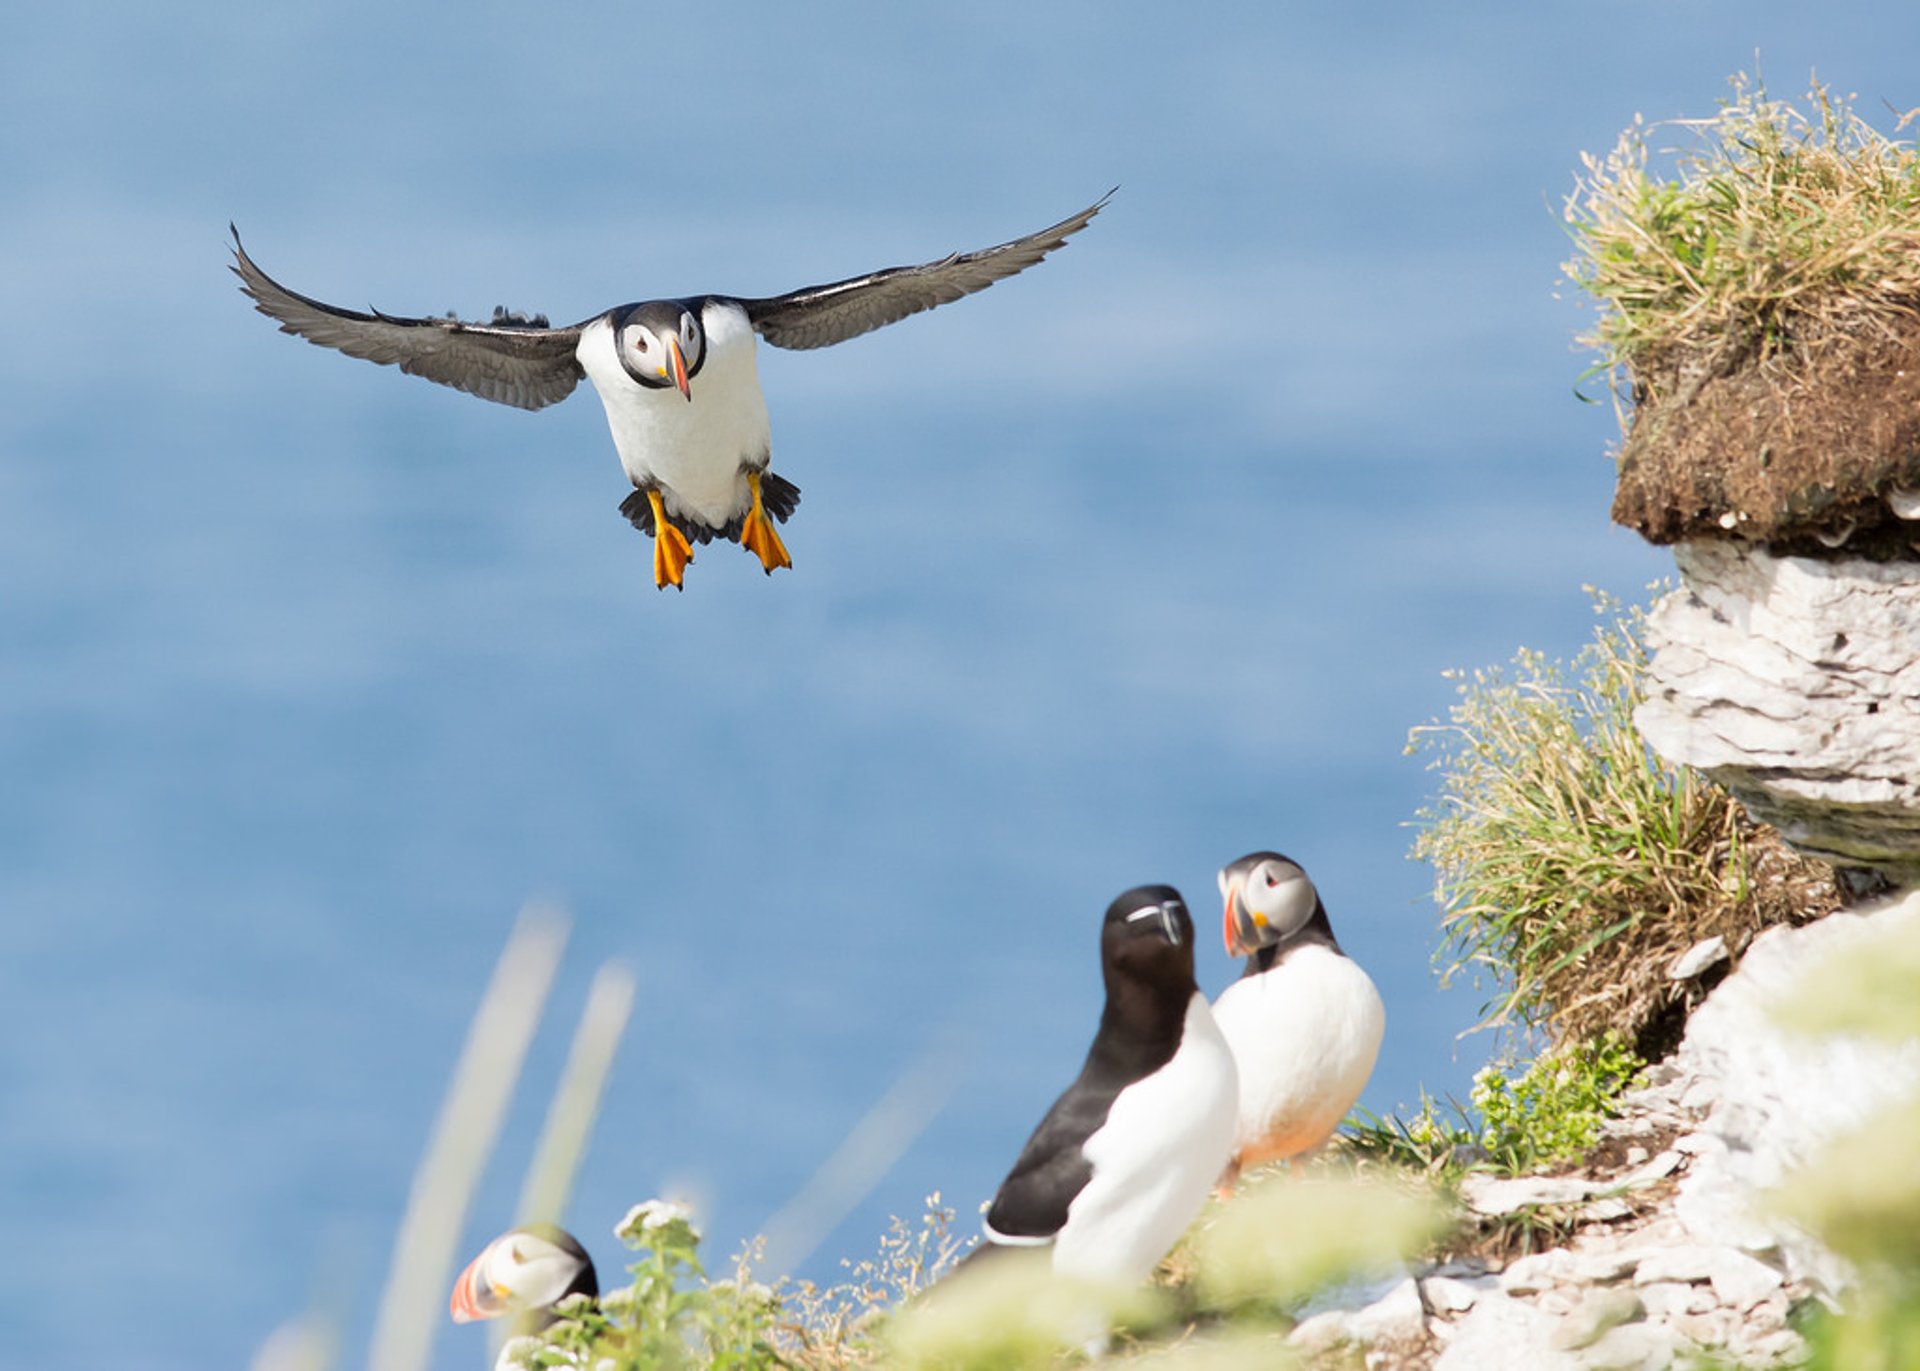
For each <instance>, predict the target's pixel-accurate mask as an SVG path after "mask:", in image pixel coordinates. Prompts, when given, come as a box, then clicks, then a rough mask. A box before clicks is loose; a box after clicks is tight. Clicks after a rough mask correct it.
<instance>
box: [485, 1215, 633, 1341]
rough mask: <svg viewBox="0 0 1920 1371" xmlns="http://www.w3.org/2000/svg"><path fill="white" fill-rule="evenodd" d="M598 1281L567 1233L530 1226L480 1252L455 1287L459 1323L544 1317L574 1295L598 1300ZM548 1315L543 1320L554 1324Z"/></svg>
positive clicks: (546, 1226)
mask: <svg viewBox="0 0 1920 1371" xmlns="http://www.w3.org/2000/svg"><path fill="white" fill-rule="evenodd" d="M599 1294H600V1283H599V1279H598V1278H597V1277H596V1276H595V1274H594V1270H593V1259H592V1258H591V1257H589V1256H588V1255H587V1249H586V1248H584V1247H582V1246H581V1245H580V1243H579V1240H578V1239H576V1238H575V1237H574V1236H573V1234H571V1233H569V1232H567V1230H566V1229H564V1228H560V1227H557V1226H555V1225H554V1224H550V1223H534V1224H528V1225H527V1226H526V1227H524V1228H515V1229H513V1230H512V1231H510V1232H506V1233H502V1234H501V1235H500V1236H499V1237H497V1238H495V1239H494V1240H493V1241H492V1242H490V1243H488V1244H487V1245H486V1246H485V1247H483V1248H481V1249H480V1255H479V1256H477V1257H475V1258H474V1259H473V1260H472V1261H471V1262H469V1263H467V1269H466V1270H464V1271H462V1272H461V1273H460V1275H459V1278H458V1279H456V1280H455V1281H454V1283H453V1297H452V1299H451V1301H450V1304H451V1307H452V1311H453V1320H454V1322H455V1323H472V1322H473V1321H475V1320H476V1319H497V1318H499V1317H501V1316H502V1315H505V1314H527V1313H539V1312H542V1311H545V1310H549V1309H551V1308H552V1307H553V1306H554V1305H556V1304H558V1303H560V1301H561V1300H563V1299H565V1298H566V1297H567V1296H569V1295H586V1296H588V1297H589V1298H598V1297H599ZM551 1317H552V1316H551V1315H548V1316H547V1318H546V1319H545V1320H543V1321H542V1322H551Z"/></svg>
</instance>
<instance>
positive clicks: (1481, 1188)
mask: <svg viewBox="0 0 1920 1371" xmlns="http://www.w3.org/2000/svg"><path fill="white" fill-rule="evenodd" d="M1605 1189H1607V1187H1606V1186H1604V1185H1600V1184H1598V1183H1597V1182H1594V1181H1588V1180H1582V1179H1581V1178H1580V1177H1578V1176H1507V1177H1493V1176H1483V1175H1470V1176H1468V1177H1467V1178H1466V1179H1465V1180H1464V1181H1462V1182H1461V1183H1460V1198H1462V1199H1463V1200H1465V1201H1466V1202H1467V1207H1468V1208H1469V1209H1471V1210H1473V1211H1474V1212H1475V1213H1476V1214H1487V1215H1499V1214H1512V1213H1514V1212H1515V1211H1517V1210H1521V1209H1525V1208H1527V1207H1529V1206H1531V1205H1539V1204H1578V1203H1580V1201H1582V1200H1587V1199H1591V1198H1592V1197H1593V1196H1594V1195H1596V1194H1598V1193H1599V1192H1600V1191H1602V1190H1605Z"/></svg>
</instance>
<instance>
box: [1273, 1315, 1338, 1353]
mask: <svg viewBox="0 0 1920 1371" xmlns="http://www.w3.org/2000/svg"><path fill="white" fill-rule="evenodd" d="M1352 1317H1353V1315H1352V1313H1351V1312H1349V1311H1348V1310H1345V1309H1328V1310H1324V1311H1322V1312H1321V1313H1318V1314H1314V1315H1312V1316H1311V1317H1309V1318H1304V1319H1302V1320H1300V1322H1299V1323H1296V1324H1295V1325H1294V1326H1293V1330H1292V1331H1291V1332H1290V1333H1288V1334H1287V1346H1289V1347H1291V1348H1294V1349H1295V1350H1296V1351H1298V1352H1300V1353H1301V1354H1303V1355H1304V1356H1307V1357H1319V1356H1323V1355H1325V1354H1326V1353H1328V1352H1331V1351H1333V1349H1334V1348H1336V1347H1340V1346H1342V1345H1344V1344H1346V1343H1349V1342H1351V1341H1353V1335H1352V1333H1351V1331H1350V1330H1349V1328H1348V1320H1350V1319H1351V1318H1352Z"/></svg>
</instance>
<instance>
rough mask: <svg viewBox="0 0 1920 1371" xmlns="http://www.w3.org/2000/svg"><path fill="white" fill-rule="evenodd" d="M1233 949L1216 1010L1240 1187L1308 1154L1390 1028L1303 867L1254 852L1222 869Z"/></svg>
mask: <svg viewBox="0 0 1920 1371" xmlns="http://www.w3.org/2000/svg"><path fill="white" fill-rule="evenodd" d="M1220 896H1221V898H1222V899H1223V900H1225V901H1226V913H1225V916H1224V922H1225V930H1224V931H1225V936H1226V942H1227V955H1228V956H1232V957H1245V958H1246V959H1247V968H1246V971H1245V973H1244V974H1243V975H1242V976H1241V977H1240V979H1239V980H1237V981H1235V982H1234V983H1233V984H1232V985H1230V986H1228V987H1227V988H1226V989H1225V990H1224V991H1222V992H1221V994H1220V998H1219V999H1217V1000H1215V1001H1214V1003H1213V1015H1214V1018H1215V1019H1216V1020H1217V1021H1218V1022H1219V1025H1220V1031H1221V1033H1223V1034H1225V1035H1226V1039H1227V1042H1228V1044H1229V1045H1230V1046H1231V1047H1232V1048H1233V1057H1234V1061H1235V1062H1236V1063H1237V1064H1238V1065H1239V1068H1240V1121H1239V1127H1238V1131H1237V1133H1236V1136H1235V1139H1234V1145H1233V1164H1232V1166H1230V1167H1229V1168H1228V1169H1227V1171H1226V1173H1225V1175H1224V1178H1223V1184H1225V1185H1228V1186H1231V1184H1232V1183H1233V1180H1234V1178H1235V1177H1236V1176H1237V1175H1238V1174H1239V1173H1240V1172H1241V1171H1242V1170H1243V1169H1245V1168H1248V1167H1253V1166H1259V1165H1261V1164H1262V1163H1264V1162H1270V1161H1277V1160H1279V1159H1281V1158H1284V1157H1297V1156H1300V1155H1301V1154H1303V1153H1307V1152H1311V1151H1312V1150H1313V1149H1314V1148H1316V1147H1319V1146H1320V1145H1321V1144H1322V1143H1324V1142H1325V1141H1326V1140H1327V1139H1328V1138H1330V1137H1332V1136H1333V1131H1334V1129H1336V1128H1338V1127H1339V1126H1340V1121H1341V1120H1342V1119H1344V1118H1345V1117H1346V1116H1347V1111H1348V1110H1349V1109H1351V1108H1353V1102H1354V1101H1355V1100H1357V1099H1359V1098H1360V1091H1361V1090H1362V1089H1363V1088H1365V1086H1366V1084H1367V1077H1368V1076H1369V1075H1371V1074H1372V1073H1373V1062H1374V1058H1375V1057H1377V1056H1378V1055H1379V1053H1380V1038H1381V1035H1382V1034H1383V1033H1384V1032H1385V1031H1386V1022H1387V1017H1386V1010H1385V1008H1383V1007H1382V1005H1381V1003H1380V992H1379V991H1378V990H1376V989H1374V985H1373V981H1372V979H1371V978H1370V977H1369V976H1368V975H1367V973H1366V972H1364V971H1362V970H1361V969H1360V967H1359V965H1358V964H1357V963H1355V962H1354V961H1353V960H1352V959H1351V958H1349V957H1348V956H1347V955H1346V954H1345V953H1344V952H1342V951H1341V950H1340V944H1339V943H1338V942H1337V941H1336V940H1335V939H1334V936H1333V925H1332V924H1331V923H1330V922H1328V920H1327V908H1326V906H1325V905H1324V904H1322V903H1321V902H1320V892H1319V891H1317V890H1315V889H1314V886H1313V882H1312V881H1310V880H1308V879H1307V873H1306V872H1305V871H1304V870H1302V869H1301V867H1300V865H1299V863H1297V862H1294V861H1291V860H1289V859H1288V858H1286V857H1283V856H1281V855H1280V854H1279V853H1278V852H1252V853H1249V854H1247V855H1246V856H1244V857H1242V858H1241V859H1240V860H1239V861H1237V862H1234V863H1232V864H1231V865H1229V866H1227V867H1224V868H1222V869H1221V872H1220Z"/></svg>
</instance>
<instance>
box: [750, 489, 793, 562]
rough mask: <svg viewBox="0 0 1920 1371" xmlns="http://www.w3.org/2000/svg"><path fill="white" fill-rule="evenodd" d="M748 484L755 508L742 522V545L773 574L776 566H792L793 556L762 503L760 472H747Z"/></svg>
mask: <svg viewBox="0 0 1920 1371" xmlns="http://www.w3.org/2000/svg"><path fill="white" fill-rule="evenodd" d="M747 486H748V488H749V489H750V490H752V491H753V508H752V509H750V510H748V511H747V517H746V518H745V519H743V520H742V521H741V523H740V546H742V547H744V548H745V549H746V550H747V551H748V552H751V553H752V554H753V555H754V556H756V557H758V558H759V559H760V565H761V567H762V568H763V569H764V570H765V571H766V573H767V575H769V576H771V575H773V571H774V568H775V567H791V566H792V565H793V558H792V557H790V556H788V555H787V545H786V544H785V543H783V542H781V541H780V534H779V533H778V532H777V531H776V530H775V529H774V526H773V520H772V519H771V518H770V517H768V515H767V511H766V508H765V507H764V506H763V505H762V504H761V503H760V473H759V472H757V471H750V472H748V473H747Z"/></svg>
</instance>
